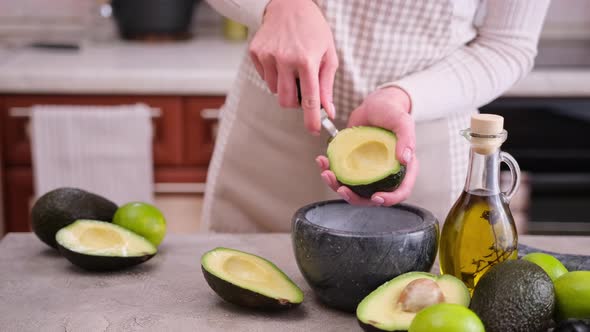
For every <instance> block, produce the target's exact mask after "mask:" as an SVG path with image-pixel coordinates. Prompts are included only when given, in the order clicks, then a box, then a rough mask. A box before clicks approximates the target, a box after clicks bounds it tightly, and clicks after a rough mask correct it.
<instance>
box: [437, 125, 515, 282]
mask: <svg viewBox="0 0 590 332" xmlns="http://www.w3.org/2000/svg"><path fill="white" fill-rule="evenodd" d="M503 126H504V119H503V118H502V117H501V116H498V115H492V114H477V115H474V116H473V117H472V119H471V128H469V129H466V130H463V131H462V132H461V134H462V135H463V136H464V137H465V138H467V140H469V141H470V143H471V149H470V153H469V170H468V173H467V180H466V181H465V188H464V191H463V193H462V194H461V196H460V197H459V199H458V200H457V201H456V202H455V204H454V205H453V207H452V208H451V210H450V212H449V214H448V216H447V218H446V220H445V224H444V226H443V230H442V235H441V241H440V250H439V260H440V269H441V273H443V274H451V275H453V276H455V277H457V278H459V279H461V280H462V281H463V282H464V283H465V285H466V286H467V288H469V290H470V291H471V292H472V291H473V288H474V287H475V285H476V284H477V282H478V281H479V279H480V278H481V277H482V276H483V274H484V273H485V272H486V271H487V270H488V269H489V268H490V267H492V266H493V265H495V264H497V263H500V262H502V261H505V260H508V259H516V258H517V243H518V235H517V232H516V226H515V224H514V219H513V217H512V214H511V213H510V208H509V207H508V204H509V202H510V199H511V198H512V196H513V195H514V194H515V193H516V191H517V190H518V185H519V182H520V169H519V167H518V164H517V163H516V161H515V160H514V158H512V156H511V155H509V154H508V153H506V152H502V151H500V146H501V145H502V143H504V141H505V140H506V138H507V136H508V133H507V132H506V130H504V129H503ZM501 162H504V163H506V164H507V165H508V167H509V169H510V172H511V174H512V184H511V186H510V189H509V191H508V192H506V193H505V192H502V191H501V190H500V163H501Z"/></svg>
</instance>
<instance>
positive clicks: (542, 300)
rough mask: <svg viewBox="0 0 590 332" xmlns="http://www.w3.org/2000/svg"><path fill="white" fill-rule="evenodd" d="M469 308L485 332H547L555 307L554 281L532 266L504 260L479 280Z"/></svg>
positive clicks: (523, 262) (531, 264)
mask: <svg viewBox="0 0 590 332" xmlns="http://www.w3.org/2000/svg"><path fill="white" fill-rule="evenodd" d="M470 308H471V310H473V311H474V312H475V313H476V314H477V315H478V316H479V318H481V320H482V322H483V323H484V326H485V329H486V331H487V332H506V331H531V332H535V331H547V329H548V327H549V325H550V324H551V319H552V316H553V310H554V308H555V291H554V287H553V282H552V281H551V278H549V276H548V275H547V273H545V271H544V270H543V269H542V268H541V267H539V266H538V265H536V264H534V263H531V262H529V261H525V260H509V261H505V262H502V263H500V264H498V265H495V266H494V267H492V268H491V269H490V270H489V271H488V272H487V273H486V274H484V276H483V277H482V278H481V279H480V280H479V282H478V283H477V285H476V286H475V290H474V291H473V297H472V299H471V305H470Z"/></svg>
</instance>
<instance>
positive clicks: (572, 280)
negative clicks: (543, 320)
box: [555, 271, 590, 319]
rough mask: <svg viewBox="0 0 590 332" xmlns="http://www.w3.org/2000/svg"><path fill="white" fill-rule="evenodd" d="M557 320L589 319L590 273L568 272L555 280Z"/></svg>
mask: <svg viewBox="0 0 590 332" xmlns="http://www.w3.org/2000/svg"><path fill="white" fill-rule="evenodd" d="M555 299H556V306H555V309H556V313H557V317H558V318H559V319H567V318H578V319H590V271H572V272H568V273H566V274H564V275H562V276H561V277H559V278H557V280H555Z"/></svg>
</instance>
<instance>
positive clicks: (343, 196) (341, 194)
mask: <svg viewBox="0 0 590 332" xmlns="http://www.w3.org/2000/svg"><path fill="white" fill-rule="evenodd" d="M338 195H340V197H342V199H343V200H345V201H347V202H348V201H350V197H348V195H347V194H346V193H345V192H342V191H339V192H338Z"/></svg>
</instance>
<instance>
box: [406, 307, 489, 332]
mask: <svg viewBox="0 0 590 332" xmlns="http://www.w3.org/2000/svg"><path fill="white" fill-rule="evenodd" d="M408 332H485V329H484V327H483V323H482V322H481V320H480V319H479V317H477V315H476V314H475V313H474V312H473V311H471V310H469V309H468V308H466V307H464V306H462V305H459V304H452V303H439V304H435V305H433V306H430V307H428V308H426V309H424V310H421V311H420V312H418V314H417V315H416V317H414V320H413V321H412V324H411V325H410V329H409V330H408Z"/></svg>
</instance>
